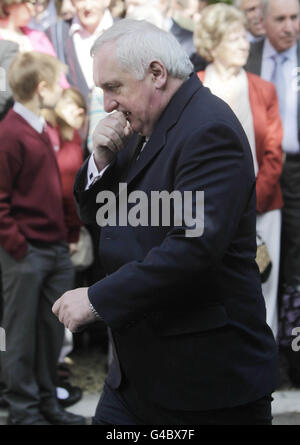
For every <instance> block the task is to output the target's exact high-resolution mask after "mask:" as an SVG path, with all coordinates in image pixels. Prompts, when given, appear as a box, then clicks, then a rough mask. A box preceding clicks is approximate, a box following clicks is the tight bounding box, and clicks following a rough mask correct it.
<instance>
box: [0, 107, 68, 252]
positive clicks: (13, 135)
mask: <svg viewBox="0 0 300 445" xmlns="http://www.w3.org/2000/svg"><path fill="white" fill-rule="evenodd" d="M65 239H66V229H65V224H64V215H63V206H62V190H61V181H60V175H59V171H58V167H57V162H56V157H55V153H54V150H53V148H52V145H51V143H50V140H49V137H48V135H47V133H45V132H43V133H42V134H39V133H38V132H37V131H36V130H35V129H34V128H32V127H31V125H29V124H28V123H27V122H26V121H25V119H23V118H22V117H21V116H20V115H19V114H17V113H15V111H13V110H10V111H9V113H8V114H7V116H6V117H5V119H4V120H3V121H1V122H0V245H1V246H2V247H3V248H4V249H5V250H6V251H7V252H8V253H10V254H11V255H12V256H13V257H14V258H15V259H16V260H20V259H22V258H23V257H24V256H25V254H26V252H27V240H28V241H39V242H45V243H55V242H58V241H62V240H65Z"/></svg>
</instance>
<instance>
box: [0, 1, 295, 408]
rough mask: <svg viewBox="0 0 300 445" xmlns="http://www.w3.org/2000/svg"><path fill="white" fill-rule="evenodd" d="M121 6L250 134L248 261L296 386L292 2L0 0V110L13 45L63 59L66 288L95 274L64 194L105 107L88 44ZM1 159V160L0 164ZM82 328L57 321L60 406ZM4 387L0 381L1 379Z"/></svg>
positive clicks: (56, 131) (95, 259) (89, 243)
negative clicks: (253, 233)
mask: <svg viewBox="0 0 300 445" xmlns="http://www.w3.org/2000/svg"><path fill="white" fill-rule="evenodd" d="M125 17H126V18H133V19H138V20H147V21H149V22H151V23H153V24H155V25H156V26H158V27H159V28H162V29H164V30H165V31H167V32H171V33H172V34H173V35H174V36H175V37H176V38H177V39H178V41H179V42H180V44H181V45H182V46H183V47H184V48H185V50H186V52H187V53H188V55H189V57H190V59H191V61H192V63H193V65H194V71H195V72H196V73H198V76H199V78H200V80H201V81H202V82H203V83H204V85H205V86H207V87H208V88H210V90H211V91H212V92H213V94H215V95H217V96H219V97H220V98H221V99H223V100H224V101H225V102H227V103H228V104H229V105H230V107H231V108H232V109H233V111H234V112H235V114H236V115H237V117H238V118H239V120H240V122H241V124H242V126H243V128H244V130H245V132H246V134H247V136H248V139H249V143H250V147H251V151H252V155H253V164H254V170H255V174H256V178H257V182H256V191H257V243H258V246H259V248H258V257H257V261H258V264H259V267H260V272H261V277H262V287H263V294H264V298H265V302H266V314H267V322H268V324H269V326H270V327H271V329H272V331H273V334H274V336H275V338H276V340H277V343H278V348H279V352H280V357H281V363H282V365H283V364H284V367H285V369H286V371H287V377H288V379H289V381H290V382H291V384H292V385H293V386H298V387H299V386H300V356H299V357H298V355H297V353H296V352H295V351H293V350H292V348H291V343H292V340H293V328H295V327H298V326H300V231H299V227H300V168H299V167H300V150H299V149H300V131H299V127H300V124H299V122H300V121H299V113H300V96H299V89H300V88H298V77H299V68H298V67H299V66H300V64H299V63H300V46H299V42H298V39H299V28H300V26H299V20H300V16H299V2H298V0H285V1H283V0H232V1H230V0H228V1H223V2H222V1H221V2H216V1H210V0H27V1H26V0H0V67H2V68H4V70H2V71H1V72H0V80H1V82H0V85H2V87H3V85H4V88H1V91H0V120H3V119H4V118H5V116H6V115H7V113H8V112H9V110H10V109H11V107H12V106H13V105H14V101H15V100H14V97H13V94H12V92H11V90H10V86H9V83H8V81H7V78H6V70H7V69H8V67H9V66H10V64H11V62H12V60H13V59H14V57H15V56H16V55H17V54H19V53H22V52H28V51H38V52H42V53H45V54H48V55H52V56H54V57H56V58H58V59H59V60H60V61H61V62H62V63H63V64H65V65H66V66H67V70H66V72H65V73H64V74H61V76H60V80H59V83H60V86H61V87H62V94H61V97H60V99H59V100H58V102H57V104H56V106H55V108H54V109H53V110H44V111H43V116H44V118H45V120H46V122H47V132H48V135H49V138H50V141H51V143H52V145H53V150H54V152H55V155H56V160H57V165H58V168H59V173H60V177H61V184H62V194H63V208H64V218H65V225H66V228H67V241H68V244H69V255H70V258H71V261H72V265H73V268H74V272H75V278H74V281H73V287H74V288H75V287H84V286H89V285H91V284H92V283H94V282H95V281H98V280H100V279H101V278H103V276H104V272H103V270H102V267H101V252H100V253H99V252H98V248H97V246H98V239H99V231H98V230H97V231H96V230H95V229H94V228H93V227H84V226H83V225H82V224H81V222H80V220H79V218H78V216H77V213H76V209H75V204H74V200H73V194H72V187H73V184H74V180H75V176H76V173H77V171H78V169H79V168H80V166H81V164H82V162H83V161H84V159H85V158H87V157H88V156H89V154H90V153H91V152H92V150H93V146H92V133H93V131H94V129H95V127H96V125H97V122H98V121H99V120H100V119H101V118H103V117H104V116H105V115H106V113H105V110H104V104H103V96H102V92H101V90H100V89H99V88H96V87H95V85H94V81H93V75H92V73H93V70H92V64H93V61H92V58H91V56H90V49H91V47H92V45H93V43H94V42H95V41H96V39H97V38H98V37H99V36H100V35H101V34H102V33H103V32H104V31H105V30H106V29H108V28H109V27H110V26H111V25H112V24H113V23H114V22H115V21H117V20H122V19H123V18H125ZM12 131H13V129H12ZM0 132H1V129H0ZM3 168H4V167H3V166H1V165H0V175H2V174H4V173H3V172H2V169H3ZM5 199H7V197H6V198H4V197H3V195H2V194H1V187H0V246H1V231H2V232H3V233H4V231H5V230H6V228H5V227H4V223H3V222H2V223H1V208H2V209H3V203H4V201H5ZM2 214H3V213H2ZM229 217H230V216H229ZM3 221H4V220H3ZM2 247H4V246H3V245H2ZM16 257H17V255H16ZM0 264H1V262H0ZM197 285H199V283H195V286H197ZM2 288H3V291H2V292H1V297H0V312H1V315H2V316H5V315H3V314H5V310H6V304H7V299H8V298H9V296H7V295H5V292H8V291H7V289H5V279H4V278H3V286H2ZM199 289H200V286H199ZM10 310H11V309H10ZM28 310H29V308H28ZM0 325H2V324H1V322H0ZM87 332H88V335H89V337H90V340H91V341H93V339H94V340H95V342H96V343H97V344H98V345H100V346H101V347H102V350H104V351H107V354H108V362H109V346H108V340H107V335H106V329H105V326H104V325H103V324H102V323H101V322H100V321H99V322H97V323H95V325H93V326H92V327H90V328H88V330H87ZM81 335H82V334H75V335H72V334H71V333H70V332H67V331H65V338H64V344H63V347H62V349H61V353H60V358H59V362H58V363H57V397H58V399H59V400H60V403H61V404H62V405H63V406H68V405H70V404H72V403H75V402H76V401H77V400H78V399H79V398H80V396H81V391H80V388H74V387H72V386H71V385H70V383H69V382H68V375H69V369H68V365H67V359H66V358H67V356H68V354H70V352H71V351H72V350H73V349H74V348H75V349H76V348H79V349H80V347H82V343H81ZM16 348H17V345H16ZM4 380H5V379H4ZM0 381H1V373H0ZM281 383H282V382H281ZM1 387H2V389H3V390H4V391H5V381H2V382H1ZM2 403H4V404H5V401H3V400H2Z"/></svg>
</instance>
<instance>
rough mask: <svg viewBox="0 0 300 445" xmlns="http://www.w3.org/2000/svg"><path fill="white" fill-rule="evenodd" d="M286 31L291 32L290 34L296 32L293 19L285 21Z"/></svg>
mask: <svg viewBox="0 0 300 445" xmlns="http://www.w3.org/2000/svg"><path fill="white" fill-rule="evenodd" d="M284 31H285V32H287V33H289V34H293V33H294V31H295V30H294V21H293V20H292V19H287V20H286V21H285V22H284Z"/></svg>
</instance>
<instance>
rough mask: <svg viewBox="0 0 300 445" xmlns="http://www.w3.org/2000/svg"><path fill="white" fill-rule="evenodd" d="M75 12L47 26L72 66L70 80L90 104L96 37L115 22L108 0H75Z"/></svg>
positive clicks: (51, 36) (63, 59) (65, 60)
mask: <svg viewBox="0 0 300 445" xmlns="http://www.w3.org/2000/svg"><path fill="white" fill-rule="evenodd" d="M72 2H73V5H74V8H75V16H74V18H73V19H72V20H66V21H59V22H57V23H56V24H55V25H54V26H51V27H50V28H49V30H48V32H47V33H48V36H49V37H50V39H51V41H52V43H53V46H54V48H55V50H56V54H57V55H58V57H59V59H61V60H62V61H63V62H64V63H66V64H67V65H68V67H69V72H68V76H67V78H68V81H69V83H70V85H71V86H73V87H75V88H77V89H79V91H80V92H81V93H82V94H83V95H84V97H85V99H86V102H87V105H88V106H89V103H90V97H89V95H90V93H91V91H92V89H93V87H94V82H93V77H92V74H91V73H92V58H91V56H90V50H91V48H92V46H93V44H94V42H95V41H96V39H97V38H98V37H99V36H100V35H101V34H102V33H103V31H105V30H106V29H108V28H110V26H111V25H112V24H113V18H112V16H111V14H110V12H109V10H108V0H72Z"/></svg>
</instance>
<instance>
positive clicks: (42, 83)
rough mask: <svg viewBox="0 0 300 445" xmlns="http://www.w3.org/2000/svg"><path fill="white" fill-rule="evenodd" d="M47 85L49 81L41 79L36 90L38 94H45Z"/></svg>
mask: <svg viewBox="0 0 300 445" xmlns="http://www.w3.org/2000/svg"><path fill="white" fill-rule="evenodd" d="M46 87H47V82H46V81H45V80H41V81H40V82H39V84H38V86H37V88H36V92H37V93H38V94H41V95H43V93H44V90H45V88H46Z"/></svg>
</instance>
